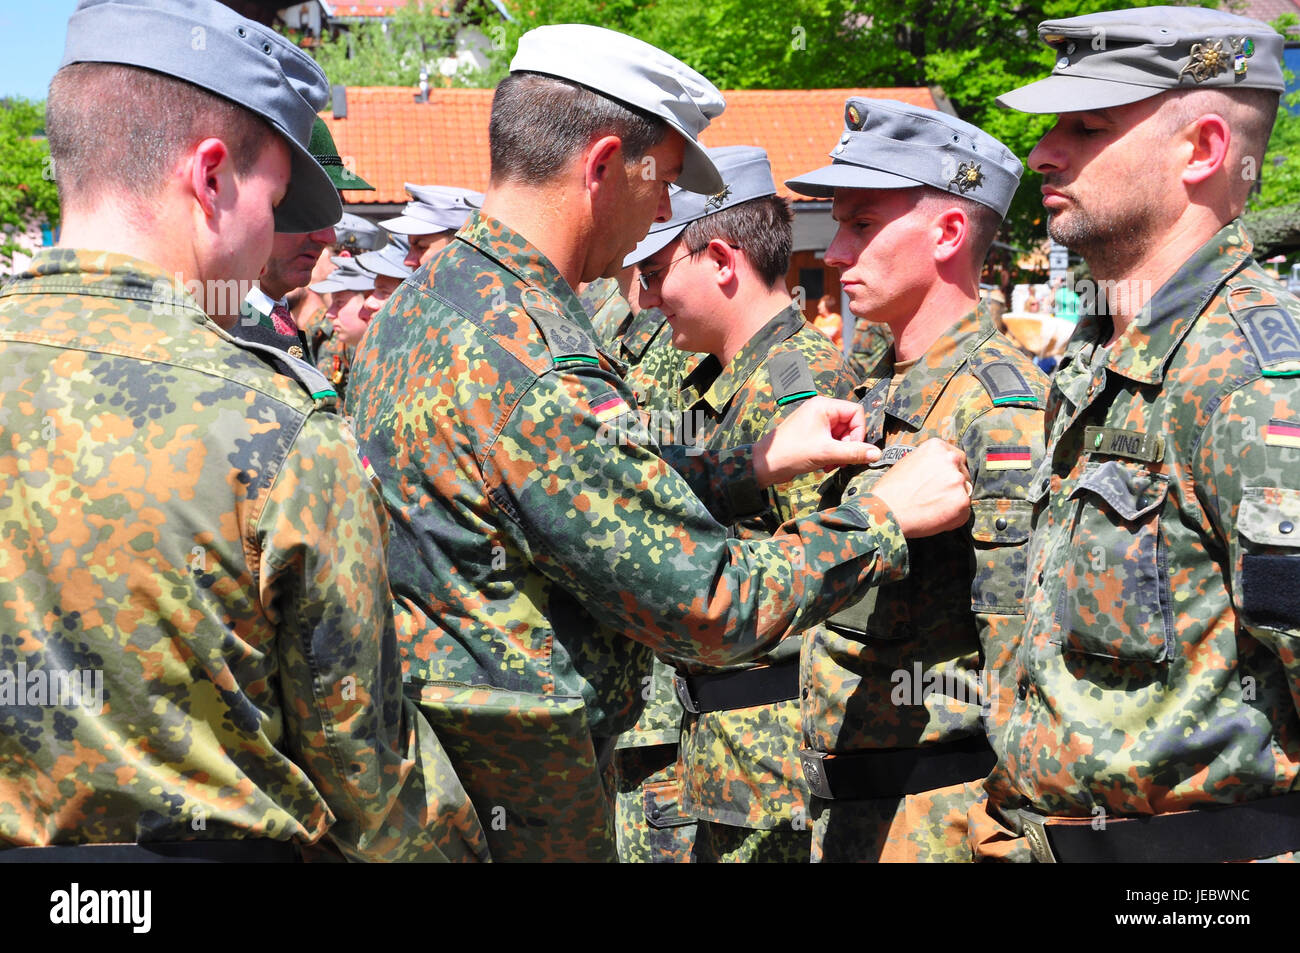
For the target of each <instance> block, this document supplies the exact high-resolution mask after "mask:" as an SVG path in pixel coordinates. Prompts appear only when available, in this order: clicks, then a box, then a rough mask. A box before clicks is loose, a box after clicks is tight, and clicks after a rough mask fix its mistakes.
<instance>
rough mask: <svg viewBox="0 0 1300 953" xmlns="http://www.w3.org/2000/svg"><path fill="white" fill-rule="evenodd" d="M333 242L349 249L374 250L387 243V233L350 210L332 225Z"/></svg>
mask: <svg viewBox="0 0 1300 953" xmlns="http://www.w3.org/2000/svg"><path fill="white" fill-rule="evenodd" d="M334 243H335V244H336V245H338V246H339V247H340V248H346V249H348V250H349V251H353V252H359V251H376V250H377V249H380V248H383V247H384V246H385V245H386V244H388V233H387V232H386V231H384V230H383V229H382V228H380V227H379V226H378V225H376V224H375V223H374V222H372V221H370V220H369V219H365V218H362V217H361V216H360V215H353V214H352V213H351V212H344V213H343V217H342V218H341V219H339V220H338V222H337V223H336V224H335V225H334Z"/></svg>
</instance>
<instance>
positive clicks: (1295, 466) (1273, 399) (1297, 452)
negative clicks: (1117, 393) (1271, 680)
mask: <svg viewBox="0 0 1300 953" xmlns="http://www.w3.org/2000/svg"><path fill="white" fill-rule="evenodd" d="M1192 474H1193V480H1194V482H1195V484H1196V489H1197V493H1198V495H1199V496H1200V499H1201V501H1202V503H1203V505H1205V508H1206V513H1207V516H1208V517H1209V519H1210V521H1211V522H1212V523H1213V525H1214V529H1215V534H1216V535H1217V536H1218V537H1219V539H1221V540H1222V541H1223V546H1224V549H1225V550H1226V554H1227V561H1228V570H1229V589H1230V594H1231V598H1232V605H1233V608H1234V609H1235V610H1236V613H1237V618H1238V620H1239V623H1240V626H1239V631H1240V629H1244V630H1245V631H1246V632H1247V633H1249V635H1250V636H1251V637H1252V638H1254V639H1255V640H1256V641H1257V642H1259V643H1260V644H1261V645H1263V646H1264V647H1265V648H1266V649H1267V650H1268V651H1269V652H1271V653H1273V654H1274V655H1276V656H1277V658H1278V659H1279V660H1280V662H1281V668H1282V671H1283V672H1284V673H1285V675H1284V677H1285V680H1286V684H1285V685H1272V686H1270V685H1263V684H1261V685H1257V686H1254V689H1255V694H1256V697H1258V698H1261V699H1262V698H1265V697H1266V696H1267V695H1268V694H1273V693H1276V695H1280V696H1281V697H1282V698H1285V697H1286V696H1287V695H1288V694H1289V695H1290V698H1291V704H1292V705H1294V707H1295V710H1297V711H1300V378H1297V377H1263V378H1258V379H1256V380H1254V381H1252V382H1250V383H1247V384H1245V385H1244V386H1242V387H1240V388H1238V389H1236V390H1235V391H1233V392H1232V393H1231V394H1230V395H1229V396H1228V398H1227V399H1225V400H1224V401H1223V402H1222V403H1221V404H1220V405H1219V407H1218V409H1217V410H1215V412H1214V413H1213V415H1212V416H1211V418H1210V422H1209V424H1208V425H1207V426H1206V429H1205V433H1204V435H1203V437H1202V439H1201V442H1200V446H1199V447H1198V448H1197V451H1196V453H1195V455H1194V456H1193V458H1192ZM1176 560H1177V556H1176V555H1173V556H1171V557H1170V563H1171V564H1173V563H1174V562H1176ZM1239 651H1240V652H1241V653H1242V656H1243V659H1242V661H1243V664H1245V654H1246V652H1247V649H1246V648H1245V647H1242V648H1240V649H1239ZM1252 667H1253V666H1252ZM1267 672H1268V667H1267V666H1258V672H1257V675H1258V677H1259V678H1260V679H1267V678H1268V675H1267Z"/></svg>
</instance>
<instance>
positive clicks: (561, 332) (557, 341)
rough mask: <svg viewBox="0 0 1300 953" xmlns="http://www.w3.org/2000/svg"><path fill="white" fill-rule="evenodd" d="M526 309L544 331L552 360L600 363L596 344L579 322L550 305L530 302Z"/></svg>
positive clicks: (558, 361)
mask: <svg viewBox="0 0 1300 953" xmlns="http://www.w3.org/2000/svg"><path fill="white" fill-rule="evenodd" d="M524 310H525V311H527V312H528V316H529V317H530V318H532V319H533V323H534V324H536V325H537V328H538V330H540V331H541V332H542V337H543V338H545V339H546V347H547V350H549V351H550V352H551V360H552V361H554V362H555V363H556V364H559V363H561V362H567V361H578V362H580V363H583V364H600V355H598V354H597V353H596V346H595V345H594V344H592V343H591V338H589V337H588V336H587V334H586V332H584V331H583V330H582V328H580V327H579V326H578V325H577V324H575V323H574V322H572V321H570V320H569V319H568V318H566V317H565V316H564V315H562V314H560V313H559V312H558V311H555V310H552V309H551V307H550V306H549V305H547V306H543V305H541V304H533V303H528V304H525V305H524Z"/></svg>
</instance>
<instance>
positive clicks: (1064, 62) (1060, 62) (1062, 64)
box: [1056, 56, 1070, 69]
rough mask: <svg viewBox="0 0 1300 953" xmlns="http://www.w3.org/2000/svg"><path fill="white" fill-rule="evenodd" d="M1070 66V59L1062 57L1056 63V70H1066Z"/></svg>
mask: <svg viewBox="0 0 1300 953" xmlns="http://www.w3.org/2000/svg"><path fill="white" fill-rule="evenodd" d="M1069 65H1070V61H1069V59H1068V58H1067V57H1064V56H1062V57H1061V58H1060V59H1059V60H1057V61H1056V68H1057V69H1065V68H1066V67H1067V66H1069Z"/></svg>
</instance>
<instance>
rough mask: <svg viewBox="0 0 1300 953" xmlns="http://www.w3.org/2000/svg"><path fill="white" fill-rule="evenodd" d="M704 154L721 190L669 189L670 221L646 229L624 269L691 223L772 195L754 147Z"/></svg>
mask: <svg viewBox="0 0 1300 953" xmlns="http://www.w3.org/2000/svg"><path fill="white" fill-rule="evenodd" d="M704 152H705V154H706V155H707V156H708V157H709V159H710V161H712V162H713V164H714V166H715V167H717V170H718V174H719V175H721V176H722V183H723V184H722V188H721V189H719V190H718V191H717V192H714V193H713V194H711V195H707V194H704V193H702V192H687V191H684V190H682V189H679V188H677V186H675V185H674V186H672V187H671V188H670V189H669V190H668V195H669V198H670V201H671V202H672V205H673V217H672V218H670V219H669V220H668V221H666V222H656V223H655V224H654V225H652V226H650V234H648V235H647V236H646V237H645V238H643V239H642V240H641V244H639V245H637V246H636V248H634V249H632V253H631V254H630V255H628V256H627V258H625V259H624V260H623V265H624V267H626V266H628V265H635V264H636V263H637V262H640V261H645V260H646V259H647V258H649V257H650V256H651V255H653V254H654V253H655V252H657V251H659V249H661V248H663V247H664V246H665V245H667V244H668V243H669V242H671V241H672V240H673V239H674V238H676V237H677V236H678V235H680V234H681V233H682V232H684V231H685V230H686V226H687V225H689V224H691V222H694V221H697V220H698V219H701V218H704V217H706V216H708V215H713V214H714V213H715V212H721V211H722V210H723V209H728V208H732V207H733V206H736V205H739V204H740V203H741V202H748V201H749V200H750V199H759V198H763V197H764V196H768V195H776V183H775V182H774V181H772V163H771V162H769V161H768V158H767V153H766V152H764V151H763V150H762V149H760V148H759V147H758V146H718V147H717V148H713V149H705V150H704Z"/></svg>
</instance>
